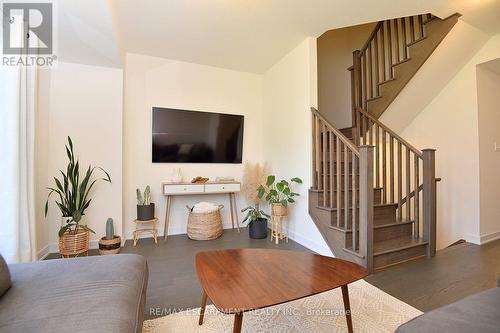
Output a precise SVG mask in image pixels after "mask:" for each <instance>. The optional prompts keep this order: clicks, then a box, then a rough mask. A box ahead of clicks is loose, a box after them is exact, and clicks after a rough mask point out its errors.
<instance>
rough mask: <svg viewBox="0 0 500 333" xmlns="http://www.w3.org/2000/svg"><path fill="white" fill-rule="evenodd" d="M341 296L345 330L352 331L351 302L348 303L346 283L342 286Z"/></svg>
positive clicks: (350, 332)
mask: <svg viewBox="0 0 500 333" xmlns="http://www.w3.org/2000/svg"><path fill="white" fill-rule="evenodd" d="M342 298H343V299H344V309H345V318H346V320H347V330H348V331H349V333H352V332H353V330H352V318H351V304H350V303H349V290H348V289H347V284H346V285H344V286H342Z"/></svg>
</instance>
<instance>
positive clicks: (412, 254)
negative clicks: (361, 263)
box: [373, 244, 427, 269]
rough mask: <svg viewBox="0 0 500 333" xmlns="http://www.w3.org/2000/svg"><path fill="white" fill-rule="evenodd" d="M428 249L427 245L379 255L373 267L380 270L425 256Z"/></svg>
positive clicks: (374, 260) (375, 258)
mask: <svg viewBox="0 0 500 333" xmlns="http://www.w3.org/2000/svg"><path fill="white" fill-rule="evenodd" d="M426 247H427V245H426V244H422V245H419V246H415V247H411V248H408V249H403V250H399V251H395V252H391V253H386V254H381V255H377V256H375V257H374V258H373V267H374V268H375V269H379V268H383V267H386V266H390V265H394V264H397V263H400V262H402V261H407V260H411V259H415V258H419V257H422V256H425V253H426Z"/></svg>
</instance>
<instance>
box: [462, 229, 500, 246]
mask: <svg viewBox="0 0 500 333" xmlns="http://www.w3.org/2000/svg"><path fill="white" fill-rule="evenodd" d="M497 239H500V231H495V232H492V233H489V234H485V235H480V236H478V235H468V236H467V237H466V238H465V240H466V241H467V242H469V243H473V244H477V245H484V244H486V243H489V242H493V241H495V240H497Z"/></svg>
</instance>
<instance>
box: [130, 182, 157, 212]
mask: <svg viewBox="0 0 500 333" xmlns="http://www.w3.org/2000/svg"><path fill="white" fill-rule="evenodd" d="M135 191H136V193H137V219H138V220H139V221H149V220H152V219H154V218H155V204H154V203H152V202H151V189H150V187H149V185H148V186H146V188H145V189H144V195H143V194H142V193H141V190H140V189H137V190H135Z"/></svg>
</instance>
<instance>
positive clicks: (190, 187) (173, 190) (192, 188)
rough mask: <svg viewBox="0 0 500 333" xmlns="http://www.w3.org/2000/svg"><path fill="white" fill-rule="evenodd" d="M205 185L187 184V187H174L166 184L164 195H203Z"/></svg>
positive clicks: (180, 185)
mask: <svg viewBox="0 0 500 333" xmlns="http://www.w3.org/2000/svg"><path fill="white" fill-rule="evenodd" d="M204 189H205V185H203V184H186V185H182V184H179V185H174V184H166V185H163V194H194V193H203V192H205V191H204Z"/></svg>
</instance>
